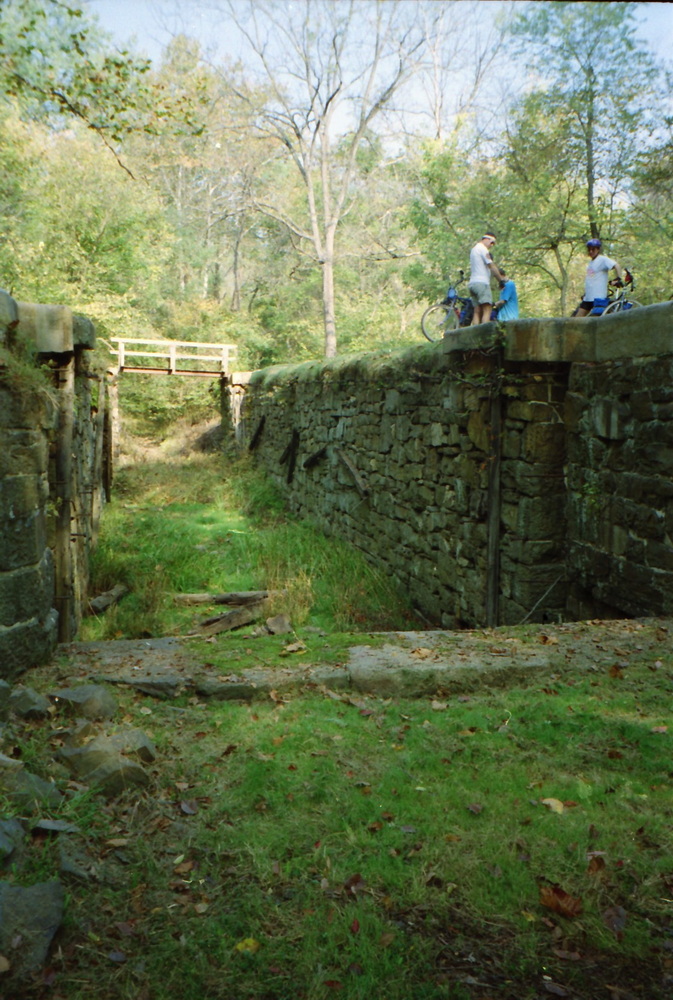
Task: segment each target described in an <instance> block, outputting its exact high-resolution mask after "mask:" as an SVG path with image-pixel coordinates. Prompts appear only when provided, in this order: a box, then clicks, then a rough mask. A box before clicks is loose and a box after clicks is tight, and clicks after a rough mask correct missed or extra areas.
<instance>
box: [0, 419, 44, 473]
mask: <svg viewBox="0 0 673 1000" xmlns="http://www.w3.org/2000/svg"><path fill="white" fill-rule="evenodd" d="M47 460H48V444H47V439H46V437H45V435H44V434H42V433H41V432H40V431H38V430H26V429H25V428H20V429H14V428H10V427H3V428H2V447H1V448H0V480H2V479H4V478H5V476H9V475H19V476H25V475H30V474H36V475H39V474H41V473H44V472H46V470H47Z"/></svg>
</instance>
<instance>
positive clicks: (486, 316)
mask: <svg viewBox="0 0 673 1000" xmlns="http://www.w3.org/2000/svg"><path fill="white" fill-rule="evenodd" d="M494 246H495V236H494V235H493V233H486V234H485V235H484V236H482V238H481V239H480V240H479V242H478V243H475V245H474V246H473V247H472V250H471V251H470V280H469V283H468V286H467V287H468V291H469V293H470V298H471V299H472V305H473V306H474V315H473V316H472V323H471V326H476V325H477V324H478V323H488V321H489V320H490V318H491V312H492V311H493V293H492V292H491V275H493V277H494V278H496V279H497V280H498V281H501V280H502V277H503V276H502V275H501V273H500V269H499V268H498V267H497V265H496V264H494V263H493V258H492V257H491V252H490V251H491V248H492V247H494Z"/></svg>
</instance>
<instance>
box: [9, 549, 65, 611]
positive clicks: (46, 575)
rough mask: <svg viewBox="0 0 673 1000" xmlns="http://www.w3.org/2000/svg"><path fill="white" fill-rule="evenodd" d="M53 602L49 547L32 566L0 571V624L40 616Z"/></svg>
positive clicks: (52, 578)
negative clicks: (4, 571) (5, 571)
mask: <svg viewBox="0 0 673 1000" xmlns="http://www.w3.org/2000/svg"><path fill="white" fill-rule="evenodd" d="M53 603H54V565H53V557H52V554H51V551H50V550H49V549H45V551H44V555H43V558H42V559H41V560H40V562H39V563H38V564H37V565H35V566H28V567H24V568H21V569H17V570H13V571H11V572H7V573H0V626H4V627H6V628H8V627H10V626H12V625H15V624H16V623H17V622H25V621H28V620H30V619H34V618H37V619H38V620H44V619H45V618H46V617H47V616H48V614H49V612H50V610H51V608H52V605H53Z"/></svg>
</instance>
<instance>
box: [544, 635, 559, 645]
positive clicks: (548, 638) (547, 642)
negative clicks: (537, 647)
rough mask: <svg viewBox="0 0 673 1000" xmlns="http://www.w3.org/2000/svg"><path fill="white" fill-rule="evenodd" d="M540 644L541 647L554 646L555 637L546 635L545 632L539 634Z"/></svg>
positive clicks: (556, 642) (556, 640) (555, 643)
mask: <svg viewBox="0 0 673 1000" xmlns="http://www.w3.org/2000/svg"><path fill="white" fill-rule="evenodd" d="M540 642H541V643H542V645H543V646H555V645H557V644H558V639H557V638H556V636H555V635H547V633H546V632H541V633H540Z"/></svg>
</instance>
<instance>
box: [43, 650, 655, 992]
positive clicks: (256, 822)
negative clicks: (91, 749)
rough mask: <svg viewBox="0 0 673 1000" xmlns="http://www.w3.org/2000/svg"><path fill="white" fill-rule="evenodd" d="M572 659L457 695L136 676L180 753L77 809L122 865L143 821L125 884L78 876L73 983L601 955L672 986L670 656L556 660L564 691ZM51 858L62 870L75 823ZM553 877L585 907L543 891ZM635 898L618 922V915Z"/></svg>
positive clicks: (62, 980) (265, 980)
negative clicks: (220, 693)
mask: <svg viewBox="0 0 673 1000" xmlns="http://www.w3.org/2000/svg"><path fill="white" fill-rule="evenodd" d="M550 683H552V681H551V680H550V678H548V677H540V678H538V679H537V680H536V682H535V683H534V685H533V686H531V687H528V688H526V687H519V686H515V687H513V688H511V689H509V690H507V691H498V692H489V691H487V690H484V691H481V692H475V693H474V694H472V695H470V696H461V697H456V698H453V699H450V700H449V701H448V704H447V707H446V709H445V710H441V711H438V710H436V708H433V704H432V702H431V701H430V700H427V699H422V700H417V701H391V700H381V699H377V698H360V697H357V698H353V697H351V696H350V695H343V696H341V698H340V699H336V698H333V697H326V696H319V695H316V694H313V695H309V694H305V695H297V696H295V697H292V698H288V700H287V701H286V702H282V703H272V702H271V701H269V702H268V703H267V702H264V703H259V704H256V703H255V704H253V705H244V704H236V703H226V702H225V703H214V702H213V703H199V702H198V701H196V700H194V699H191V700H188V699H183V700H182V701H181V702H177V703H174V704H173V703H171V704H167V703H164V702H156V701H152V700H151V699H149V698H145V697H142V696H138V697H135V696H131V695H128V694H127V695H124V696H123V698H124V703H123V706H122V712H123V713H124V715H125V717H126V720H127V722H130V723H132V724H135V725H138V726H141V727H142V728H144V729H145V730H146V731H148V732H149V733H151V735H152V736H153V737H154V738H155V740H156V742H157V745H158V746H159V747H160V751H161V756H160V763H159V766H158V767H157V768H155V770H154V780H153V785H152V788H151V790H150V792H149V793H147V794H144V795H142V796H141V797H140V798H138V797H137V796H134V797H129V798H128V799H121V800H118V801H117V802H116V803H113V804H111V805H108V806H107V807H106V808H105V809H103V810H101V811H99V813H98V814H93V815H92V813H91V810H90V807H91V801H92V799H91V797H90V796H89V795H88V794H87V793H84V792H80V793H78V794H76V795H74V797H73V798H72V799H71V800H70V801H68V802H67V804H66V805H65V806H64V808H63V809H62V810H61V812H60V816H61V818H68V817H72V818H73V819H75V820H78V821H79V822H80V823H84V824H86V828H87V834H88V836H87V842H88V845H89V850H90V851H91V853H92V855H93V856H94V857H95V858H97V859H98V863H99V864H100V865H101V866H103V870H105V866H106V865H108V866H110V865H111V866H112V870H113V871H114V863H115V855H116V853H117V852H115V851H114V850H113V849H112V848H111V847H110V846H109V842H110V840H111V839H113V838H121V839H122V840H123V841H125V843H124V846H123V847H122V848H121V852H122V854H123V864H117V866H116V867H117V871H116V874H115V875H114V877H111V878H110V881H109V884H108V883H106V881H105V879H103V880H102V881H101V882H100V883H98V882H93V883H90V884H87V885H75V886H73V887H72V890H71V891H72V896H71V900H70V905H69V908H68V918H67V926H66V928H65V932H64V939H63V944H64V946H65V947H64V950H63V952H62V956H61V959H60V960H59V961H58V962H57V963H56V968H57V986H58V995H59V996H63V997H65V998H67V1000H84V998H86V997H89V996H91V995H92V992H91V991H92V990H94V989H95V991H96V995H97V996H100V997H104V998H107V997H109V998H113V997H114V998H115V1000H126V998H128V1000H131V998H135V997H138V996H148V997H152V998H158V1000H159V998H161V1000H163V998H169V997H176V996H179V997H180V998H181V1000H201V998H202V997H213V998H215V997H217V998H223V1000H224V998H230V997H235V998H238V997H245V998H254V1000H266V998H271V997H274V998H277V1000H281V998H282V1000H290V998H292V1000H294V998H304V997H305V998H310V1000H327V998H328V997H332V996H334V995H335V993H337V994H338V995H341V996H345V997H348V998H353V1000H355V998H357V1000H359V998H363V1000H364V998H370V997H382V998H383V997H385V998H386V1000H407V998H410V997H411V998H417V997H418V998H423V997H428V998H434V997H450V998H454V1000H455V998H456V997H461V996H464V997H471V998H479V1000H481V998H482V997H490V996H501V997H507V998H514V997H517V998H534V997H537V996H539V995H541V993H540V991H541V990H542V988H543V982H544V981H543V979H542V977H543V975H548V976H550V977H551V980H552V981H553V982H557V983H563V984H564V985H565V987H566V988H568V989H572V988H575V989H577V991H578V993H577V995H578V996H581V997H583V998H587V997H590V998H593V997H596V998H598V997H602V996H604V995H605V994H604V992H603V984H602V982H601V983H600V984H597V985H596V987H595V990H594V988H593V986H592V985H591V984H589V985H588V984H587V975H588V972H587V970H588V969H595V968H599V969H600V975H601V976H602V977H603V981H604V982H612V981H614V979H615V976H619V977H621V978H618V979H617V982H618V983H619V984H620V985H621V986H623V987H625V988H626V986H630V987H632V986H633V982H634V976H636V977H640V979H641V980H642V984H643V988H644V989H645V990H646V992H645V993H644V994H642V995H644V996H647V997H648V998H657V997H662V998H663V997H664V996H665V995H666V993H665V991H663V988H662V987H661V974H662V969H661V967H662V966H663V967H664V968H665V957H666V954H667V951H666V948H667V944H666V942H667V941H670V936H671V902H670V899H671V888H673V867H672V865H671V858H672V857H673V825H672V816H673V798H672V795H671V789H670V769H671V756H670V735H669V734H668V733H661V732H656V731H653V730H656V729H657V727H659V726H660V724H661V717H662V706H663V705H664V704H668V705H670V683H671V677H670V674H669V673H668V672H666V671H658V672H657V673H653V672H652V671H650V670H649V665H648V664H647V663H645V662H643V663H634V664H633V665H632V668H631V669H630V672H629V676H628V678H626V679H622V680H621V681H615V680H613V679H611V678H610V677H609V676H608V675H602V676H601V677H599V678H592V677H588V676H584V677H582V676H579V677H568V678H566V679H565V680H563V681H560V680H559V679H558V678H556V679H554V680H553V684H554V688H553V690H554V691H556V692H557V693H556V694H554V695H550V694H547V693H546V691H547V690H550ZM148 710H149V712H148ZM31 732H35V727H34V726H33V727H31ZM30 738H31V737H30V733H27V734H26V739H28V740H29V739H30ZM34 738H37V736H35V737H34ZM40 749H41V750H42V751H43V750H44V748H43V746H41V748H40ZM546 798H550V799H558V800H559V801H561V802H564V803H565V807H564V809H563V812H562V813H556V812H553V811H551V809H550V808H548V807H547V806H545V805H544V804H543V803H542V800H543V799H546ZM592 852H600V853H599V854H598V855H596V856H597V857H599V858H600V859H601V862H602V867H600V868H599V869H598V870H596V871H592V870H591V866H592V862H591V857H592ZM50 864H52V865H53V866H54V870H53V871H52V872H51V873H50V871H49V866H50ZM36 865H37V872H38V873H39V877H40V879H44V878H46V877H49V876H50V874H51V875H55V874H57V869H56V867H55V866H56V852H55V850H54V849H53V847H52V849H51V853H50V852H49V851H47V852H46V853H45V851H44V849H42V851H41V852H40V854H39V856H36ZM544 885H557V886H560V887H561V888H562V889H563V891H564V892H566V893H568V894H569V895H570V896H571V897H573V898H575V899H579V900H581V903H582V912H581V914H579V915H577V916H574V917H570V916H564V915H560V914H558V913H555V912H553V911H552V910H550V909H548V908H545V907H544V906H542V905H541V902H540V888H541V886H544ZM619 906H620V907H622V908H623V910H624V911H625V915H626V924H625V927H624V929H623V932H622V933H620V934H619V935H616V934H615V932H614V930H613V929H611V928H610V927H608V926H606V923H605V919H604V915H605V914H606V913H609V912H610V910H611V908H614V907H619ZM120 926H121V927H122V929H121V930H120ZM129 928H130V930H129ZM248 939H249V940H250V941H252V942H253V943H252V944H250V943H248V944H247V945H246V944H245V943H244V942H246V941H248ZM239 945H240V948H241V949H242V950H237V946H239ZM249 948H251V949H253V950H252V951H248V950H246V949H249ZM255 949H256V950H255ZM115 952H122V953H123V956H124V958H123V961H121V960H120V961H117V960H116V959H110V958H109V956H110V955H111V954H114V953H115ZM564 955H577V956H579V957H578V958H575V959H573V960H569V959H565V958H564V957H563V956H564ZM470 956H472V957H471V958H470ZM475 970H478V974H476V972H475ZM470 976H471V977H472V979H476V980H477V981H479V982H481V983H482V984H485V988H484V987H479V988H477V987H475V988H474V989H472V988H470V982H469V977H470ZM643 977H644V978H643ZM466 979H468V982H467V984H466V982H465V980H466ZM496 988H497V992H495V993H493V992H489V990H491V991H492V990H495V989H496ZM480 989H481V992H479V990H480ZM571 995H572V994H571Z"/></svg>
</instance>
